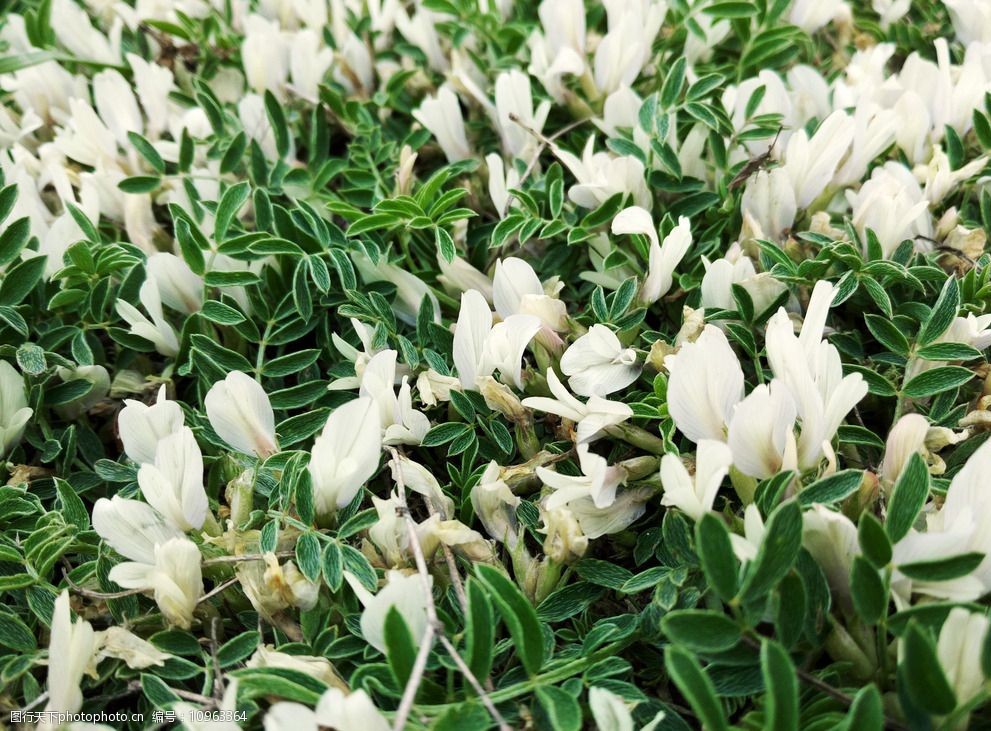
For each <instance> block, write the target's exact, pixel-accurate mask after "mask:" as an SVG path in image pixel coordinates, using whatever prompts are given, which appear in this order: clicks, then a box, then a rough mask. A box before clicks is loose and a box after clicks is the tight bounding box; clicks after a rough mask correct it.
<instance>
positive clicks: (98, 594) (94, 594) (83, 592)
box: [62, 574, 145, 601]
mask: <svg viewBox="0 0 991 731" xmlns="http://www.w3.org/2000/svg"><path fill="white" fill-rule="evenodd" d="M62 578H64V579H65V583H67V584H68V585H69V588H70V589H72V590H73V591H74V592H76V593H77V594H79V595H80V596H84V597H87V598H88V599H99V600H101V601H105V600H107V599H123V598H124V597H126V596H134V595H135V594H141V593H142V592H144V591H145V589H126V590H124V591H112V592H102V591H93V590H92V589H87V588H85V587H83V586H80V585H79V584H77V583H75V582H74V581H73V580H72V579H70V578H69V575H68V574H63V575H62Z"/></svg>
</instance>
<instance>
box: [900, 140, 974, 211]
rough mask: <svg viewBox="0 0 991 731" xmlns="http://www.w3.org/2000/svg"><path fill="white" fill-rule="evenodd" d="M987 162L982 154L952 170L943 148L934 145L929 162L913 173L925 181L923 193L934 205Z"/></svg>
mask: <svg viewBox="0 0 991 731" xmlns="http://www.w3.org/2000/svg"><path fill="white" fill-rule="evenodd" d="M987 162H988V158H987V156H986V155H984V156H982V157H978V158H977V159H975V160H971V161H970V162H968V163H967V164H966V165H963V166H961V167H959V168H957V169H956V170H954V169H953V168H952V166H951V165H950V158H949V157H948V156H947V154H946V153H945V152H943V148H942V147H940V146H939V145H934V146H933V154H932V158H931V159H930V160H929V164H928V165H926V166H925V167H922V166H919V167H918V168H916V169H915V175H916V177H917V178H919V180H920V181H921V182H924V183H925V189H924V190H923V195H924V196H925V197H926V199H927V200H928V201H929V202H930V203H931V204H932V205H934V206H935V205H937V204H938V203H940V202H941V201H942V200H943V198H945V197H946V196H947V195H949V194H950V193H951V192H953V190H954V188H956V187H957V186H958V185H959V184H960V183H962V182H963V181H965V180H967V179H968V178H972V177H973V176H974V175H976V174H977V173H979V172H980V171H981V170H983V169H984V166H985V165H986V164H987Z"/></svg>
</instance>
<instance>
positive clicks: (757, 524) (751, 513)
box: [729, 503, 765, 562]
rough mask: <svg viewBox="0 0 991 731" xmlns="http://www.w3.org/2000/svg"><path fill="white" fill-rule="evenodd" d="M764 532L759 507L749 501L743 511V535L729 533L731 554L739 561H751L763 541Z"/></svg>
mask: <svg viewBox="0 0 991 731" xmlns="http://www.w3.org/2000/svg"><path fill="white" fill-rule="evenodd" d="M764 532H765V531H764V519H763V518H762V517H761V516H760V509H758V507H757V505H756V504H754V503H750V504H749V505H748V506H747V507H746V508H745V509H744V511H743V535H742V536H741V535H739V534H738V533H730V534H729V538H730V544H731V545H732V547H733V555H735V556H736V557H737V559H739V560H740V561H741V562H747V561H753V560H754V559H755V558H756V557H757V552H758V551H759V550H760V544H761V543H763V541H764Z"/></svg>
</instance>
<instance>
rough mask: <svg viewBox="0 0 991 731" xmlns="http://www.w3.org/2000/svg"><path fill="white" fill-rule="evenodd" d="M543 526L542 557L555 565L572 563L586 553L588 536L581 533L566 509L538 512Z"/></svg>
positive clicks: (541, 528)
mask: <svg viewBox="0 0 991 731" xmlns="http://www.w3.org/2000/svg"><path fill="white" fill-rule="evenodd" d="M540 518H541V520H542V521H543V525H542V526H541V527H540V532H541V533H543V534H544V535H545V538H544V543H543V546H542V548H543V549H544V555H545V556H547V558H548V559H550V560H551V561H556V562H557V563H572V562H574V561H577V560H578V559H580V558H581V557H582V556H584V555H585V552H586V551H588V536H586V535H585V534H584V533H583V532H582V527H581V525H580V524H579V523H578V519H577V518H576V517H575V514H574V513H572V512H571V511H570V510H568V509H567V508H558V509H557V510H547V509H546V508H544V509H542V510H541V511H540Z"/></svg>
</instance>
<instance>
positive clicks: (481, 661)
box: [464, 576, 496, 678]
mask: <svg viewBox="0 0 991 731" xmlns="http://www.w3.org/2000/svg"><path fill="white" fill-rule="evenodd" d="M465 595H466V597H467V599H468V612H467V613H466V614H465V638H464V644H465V651H466V652H465V662H466V663H467V664H468V667H469V668H471V671H472V673H474V675H475V677H476V678H487V677H488V676H489V673H490V672H491V671H492V654H493V648H494V647H495V629H496V622H495V613H494V611H493V609H492V603H491V602H490V601H489V597H488V595H487V594H486V593H485V590H484V589H483V588H482V585H481V584H480V583H479V582H478V579H476V578H475V577H474V576H469V577H468V581H467V582H466V583H465Z"/></svg>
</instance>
